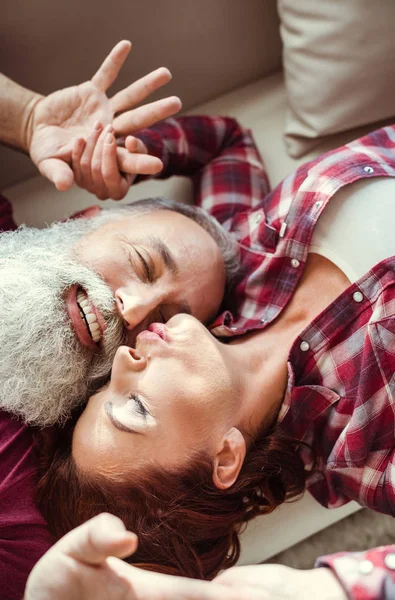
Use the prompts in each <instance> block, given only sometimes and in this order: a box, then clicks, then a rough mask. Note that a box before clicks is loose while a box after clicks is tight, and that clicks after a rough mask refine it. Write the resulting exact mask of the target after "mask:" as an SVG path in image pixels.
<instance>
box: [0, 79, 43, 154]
mask: <svg viewBox="0 0 395 600" xmlns="http://www.w3.org/2000/svg"><path fill="white" fill-rule="evenodd" d="M41 98H42V96H41V95H40V94H37V93H36V92H32V91H30V90H27V89H26V88H23V87H22V86H20V85H18V84H17V83H15V82H14V81H12V80H11V79H9V78H8V77H6V76H5V75H3V74H2V73H0V142H3V143H4V144H7V145H9V146H12V147H14V148H17V149H19V150H22V151H24V152H29V147H28V140H29V137H30V135H29V132H30V129H31V126H32V122H31V116H32V114H33V109H34V107H35V106H36V104H37V102H38V101H39V100H40V99H41Z"/></svg>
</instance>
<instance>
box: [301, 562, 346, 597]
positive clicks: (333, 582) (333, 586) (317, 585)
mask: <svg viewBox="0 0 395 600" xmlns="http://www.w3.org/2000/svg"><path fill="white" fill-rule="evenodd" d="M310 573H311V577H310V583H311V586H312V587H311V590H312V591H314V595H313V596H311V597H312V598H313V597H316V598H321V599H322V600H347V598H348V596H347V593H346V591H345V589H344V587H343V586H342V585H341V583H340V581H339V580H338V578H337V577H336V575H335V573H334V572H333V571H332V570H331V569H329V568H328V567H318V568H316V569H312V570H311V571H310Z"/></svg>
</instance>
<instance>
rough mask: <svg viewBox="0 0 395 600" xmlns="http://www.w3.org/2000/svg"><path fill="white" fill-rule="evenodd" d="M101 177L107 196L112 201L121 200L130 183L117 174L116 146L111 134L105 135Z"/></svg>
mask: <svg viewBox="0 0 395 600" xmlns="http://www.w3.org/2000/svg"><path fill="white" fill-rule="evenodd" d="M102 176H103V182H104V185H105V187H106V189H107V192H108V196H109V197H110V198H111V199H112V200H122V198H124V196H125V195H126V193H127V191H128V189H129V187H130V182H129V181H127V180H126V179H125V177H122V175H121V173H120V172H119V166H118V159H117V145H116V142H115V138H114V136H113V135H112V134H111V133H108V134H107V136H106V139H105V140H104V144H103V151H102Z"/></svg>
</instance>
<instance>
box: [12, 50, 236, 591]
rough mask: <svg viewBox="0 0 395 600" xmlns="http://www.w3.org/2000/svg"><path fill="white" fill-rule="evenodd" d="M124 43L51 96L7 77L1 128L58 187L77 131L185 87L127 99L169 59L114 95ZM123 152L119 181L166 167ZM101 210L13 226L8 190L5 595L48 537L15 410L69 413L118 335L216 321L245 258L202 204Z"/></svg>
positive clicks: (104, 364)
mask: <svg viewBox="0 0 395 600" xmlns="http://www.w3.org/2000/svg"><path fill="white" fill-rule="evenodd" d="M129 50H130V43H129V42H120V43H119V44H118V45H117V46H116V47H115V48H114V49H113V51H112V52H111V53H110V55H109V57H107V59H106V60H105V61H104V63H103V64H102V66H101V67H100V69H99V70H98V72H97V73H96V74H95V75H94V77H93V78H92V80H91V81H89V82H85V83H84V84H82V85H80V86H75V87H72V88H67V89H64V90H60V91H58V92H55V93H54V94H52V95H50V96H48V97H46V98H43V97H41V96H39V95H37V94H34V93H33V92H29V91H28V90H25V89H23V88H21V87H20V86H18V85H17V84H15V83H14V82H12V81H10V80H9V79H7V78H5V77H3V76H2V77H1V78H0V114H1V115H2V118H1V120H0V139H1V140H2V141H4V142H5V143H7V144H9V145H11V146H13V147H15V148H18V149H21V150H24V151H28V152H29V153H30V156H31V158H32V160H33V162H34V163H35V164H36V165H37V167H38V169H39V170H40V172H41V173H42V174H43V175H44V176H46V177H48V178H49V179H50V180H51V181H53V182H54V184H55V185H56V187H57V188H58V189H60V190H64V189H67V188H69V187H70V186H71V185H72V183H73V179H74V175H73V171H72V170H71V168H70V165H71V163H72V155H73V151H74V148H75V145H76V144H77V148H78V143H80V144H81V141H82V139H86V140H87V147H89V141H90V139H91V137H93V139H95V136H96V137H97V136H98V135H101V134H102V133H103V134H104V133H109V132H110V131H111V132H114V133H116V134H117V135H121V134H122V133H123V132H124V131H128V132H130V131H134V130H135V129H141V128H142V127H145V126H147V125H150V124H152V123H154V122H155V121H156V120H158V119H162V118H164V117H168V116H170V115H172V114H173V113H174V112H176V111H178V110H179V108H180V101H179V100H178V98H166V99H164V100H159V101H157V102H155V103H153V104H148V105H145V106H142V107H139V108H135V109H133V106H135V105H136V104H137V103H140V102H141V101H142V100H144V99H145V97H146V96H147V95H148V94H149V93H151V92H152V91H154V90H155V89H157V88H158V87H160V86H161V85H163V84H164V83H166V82H167V81H168V80H169V79H170V74H169V72H168V71H167V70H166V69H158V70H157V71H154V72H153V73H150V74H149V75H147V76H146V77H145V78H143V79H142V80H139V81H137V82H135V83H134V84H132V85H131V86H129V87H128V88H126V89H125V90H123V91H121V92H119V93H118V94H116V95H115V96H114V97H113V98H111V99H108V98H107V96H106V93H105V92H106V90H107V89H108V87H109V86H110V85H111V84H112V83H113V81H114V79H115V78H116V76H117V74H118V71H119V69H120V68H121V66H122V64H123V62H124V60H125V59H126V56H127V54H128V52H129ZM115 113H116V114H117V116H116V117H115V118H114V115H115ZM92 131H93V135H92V136H91V133H92ZM90 136H91V137H90ZM115 164H116V165H117V169H116V178H115V180H112V181H113V183H114V184H116V185H118V187H119V188H121V192H122V190H123V193H125V192H126V190H127V189H128V187H129V183H130V181H128V180H127V178H126V177H125V176H123V175H121V174H120V173H119V170H118V165H119V166H120V167H121V168H122V169H123V170H124V171H128V172H133V173H140V174H152V173H155V172H157V171H158V170H160V169H161V167H162V163H161V161H160V160H159V159H157V158H155V157H151V156H147V155H146V154H144V150H143V152H139V151H137V152H134V153H133V154H132V153H130V152H128V151H127V150H126V149H123V148H119V149H118V155H117V156H116V157H115ZM110 183H111V182H110ZM86 187H87V186H86ZM97 212H98V214H94V213H95V211H94V210H93V211H92V210H88V211H85V213H84V214H83V215H79V217H80V218H76V219H73V220H70V221H68V222H65V223H58V224H55V225H53V226H52V227H48V228H47V229H44V230H34V229H29V228H26V227H22V228H20V229H18V230H16V226H15V224H14V222H13V220H12V213H11V208H10V205H9V204H8V202H7V201H6V200H5V199H4V198H3V199H1V201H0V229H1V230H3V233H1V234H0V282H1V284H0V306H1V309H0V322H1V327H0V409H2V410H1V411H0V432H1V433H0V464H1V470H0V506H1V509H0V563H1V565H2V566H1V569H0V589H1V595H2V598H9V599H11V598H19V597H21V595H22V593H23V588H24V584H25V581H26V577H27V575H28V572H29V570H30V569H31V567H32V566H33V565H34V563H35V562H36V561H37V560H38V558H39V557H40V556H41V555H42V554H43V552H45V550H46V549H47V548H48V547H49V546H50V545H51V542H52V540H51V537H50V536H49V534H48V532H47V529H46V526H45V523H44V521H43V519H42V517H41V516H40V514H39V513H38V512H37V510H36V509H35V507H34V503H33V493H34V485H35V477H36V470H37V457H36V454H35V450H34V445H33V440H32V435H31V432H30V430H29V429H28V428H27V427H26V425H23V424H22V423H21V422H20V421H17V420H15V419H11V418H10V415H11V414H12V415H14V416H19V417H20V418H21V419H22V420H23V421H24V422H25V423H27V424H29V425H39V426H45V425H51V424H54V423H55V422H58V423H59V422H62V421H64V420H65V419H66V418H67V417H68V416H69V414H70V411H71V410H72V408H73V407H75V406H76V405H77V404H79V403H81V402H83V401H84V399H85V398H86V396H87V393H88V392H89V391H90V390H93V389H95V388H96V387H97V386H98V385H100V382H101V381H102V380H103V378H105V377H106V376H108V373H109V371H110V369H111V363H112V358H113V355H114V353H115V351H116V349H117V348H118V346H119V345H120V344H121V343H125V342H126V343H128V344H133V343H134V339H135V337H136V335H137V334H138V332H139V331H140V330H141V329H144V328H146V327H148V325H149V324H150V323H151V322H152V321H166V320H167V319H169V318H170V317H171V316H172V315H174V314H176V313H178V312H190V313H191V314H193V315H195V316H196V317H197V318H199V319H201V320H202V321H204V322H208V321H210V320H212V319H213V318H214V317H215V315H216V313H217V311H218V309H219V307H220V305H221V302H222V298H223V294H224V288H225V283H226V279H227V276H228V275H231V274H232V272H233V270H234V267H235V265H237V253H236V252H235V249H234V245H233V243H232V242H230V240H229V238H228V236H227V235H226V234H225V233H224V231H223V230H222V229H221V228H220V226H219V225H218V223H217V222H216V221H215V219H214V218H212V217H209V216H208V215H206V214H205V213H204V212H203V211H200V210H199V209H195V208H193V207H187V206H185V207H182V206H181V207H180V206H179V205H177V204H175V203H172V202H171V201H167V200H163V199H151V200H148V201H146V202H143V203H140V204H135V205H133V207H131V208H120V209H119V210H112V211H103V213H100V211H97ZM82 217H89V218H82ZM7 230H10V231H8V232H7ZM5 411H7V412H5Z"/></svg>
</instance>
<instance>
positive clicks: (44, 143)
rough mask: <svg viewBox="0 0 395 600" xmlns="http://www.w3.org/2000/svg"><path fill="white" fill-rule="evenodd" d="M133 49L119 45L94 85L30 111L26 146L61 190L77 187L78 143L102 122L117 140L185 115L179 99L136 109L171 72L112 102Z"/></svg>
mask: <svg viewBox="0 0 395 600" xmlns="http://www.w3.org/2000/svg"><path fill="white" fill-rule="evenodd" d="M130 48H131V44H130V42H128V41H122V42H119V43H118V44H117V45H116V46H115V47H114V48H113V50H112V51H111V52H110V54H109V55H108V56H107V58H106V59H105V61H104V62H103V64H102V65H101V67H100V68H99V70H98V71H97V73H96V74H95V75H94V76H93V77H92V79H91V80H90V81H86V82H85V83H82V84H80V85H76V86H72V87H68V88H65V89H62V90H59V91H57V92H54V93H53V94H50V95H49V96H46V97H39V98H38V100H35V101H34V103H33V105H32V106H31V105H29V106H28V110H29V114H28V115H27V116H26V123H27V125H26V130H25V136H24V137H25V144H24V145H25V147H26V148H27V150H28V151H29V153H30V156H31V159H32V161H33V162H34V163H35V164H36V166H37V167H38V169H39V171H40V173H41V174H42V175H44V177H47V178H48V179H49V180H50V181H52V182H53V183H54V184H55V186H56V187H57V189H58V190H67V189H69V188H70V187H71V186H72V185H73V182H74V175H73V171H72V169H71V167H70V165H71V157H72V152H73V144H74V140H75V139H76V138H77V139H84V140H85V141H86V142H87V143H88V138H89V136H90V135H91V134H92V131H93V130H94V127H95V124H96V123H100V124H101V126H102V127H105V126H106V125H110V124H111V125H112V127H113V131H114V133H115V134H116V135H123V134H126V135H127V134H130V133H133V132H135V131H138V130H140V129H142V128H145V127H149V126H150V125H152V124H153V123H156V122H157V121H160V120H162V119H165V118H167V117H170V116H171V115H173V114H175V113H177V112H178V111H179V110H180V108H181V102H180V100H179V98H177V97H169V98H164V99H162V100H158V101H156V102H152V103H150V104H146V105H144V106H139V107H138V108H135V107H136V106H137V105H138V104H139V103H141V102H142V101H143V100H145V99H146V98H147V97H148V96H149V95H150V94H152V93H153V92H154V91H155V90H157V89H158V88H160V87H161V86H163V85H165V84H166V83H168V82H169V81H170V79H171V74H170V72H169V71H168V70H167V69H165V68H160V69H157V70H156V71H153V72H152V73H149V74H148V75H146V76H145V77H143V78H142V79H139V80H138V81H136V82H134V83H132V84H131V85H130V86H128V87H127V88H125V89H123V90H122V91H120V92H118V93H117V94H115V95H114V96H113V97H112V98H108V97H107V95H106V92H107V90H108V88H109V87H110V86H111V85H112V84H113V83H114V81H115V79H116V78H117V76H118V73H119V71H120V69H121V67H122V65H123V64H124V62H125V60H126V57H127V55H128V54H129V51H130ZM125 152H126V151H125ZM124 156H125V157H126V155H124Z"/></svg>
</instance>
